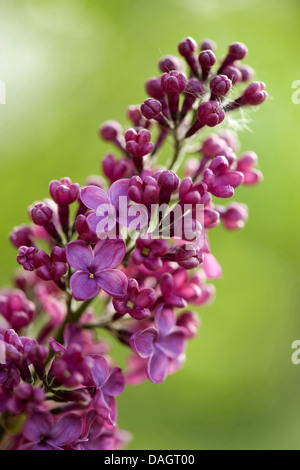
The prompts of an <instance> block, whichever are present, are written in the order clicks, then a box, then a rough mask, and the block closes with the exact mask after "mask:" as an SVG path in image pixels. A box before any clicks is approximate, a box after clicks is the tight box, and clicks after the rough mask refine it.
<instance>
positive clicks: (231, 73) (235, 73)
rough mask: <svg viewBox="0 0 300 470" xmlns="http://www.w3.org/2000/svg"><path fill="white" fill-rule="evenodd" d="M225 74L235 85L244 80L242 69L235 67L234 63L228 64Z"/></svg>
mask: <svg viewBox="0 0 300 470" xmlns="http://www.w3.org/2000/svg"><path fill="white" fill-rule="evenodd" d="M223 75H226V77H228V78H229V79H230V80H231V82H232V84H233V85H235V84H236V83H239V82H242V81H243V77H242V73H241V71H240V70H239V69H238V68H237V67H233V66H232V65H228V66H227V67H225V68H224V70H223Z"/></svg>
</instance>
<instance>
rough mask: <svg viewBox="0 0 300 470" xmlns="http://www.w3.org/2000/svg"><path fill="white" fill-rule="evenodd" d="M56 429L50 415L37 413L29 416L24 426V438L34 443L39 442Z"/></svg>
mask: <svg viewBox="0 0 300 470" xmlns="http://www.w3.org/2000/svg"><path fill="white" fill-rule="evenodd" d="M53 427H54V418H53V416H52V415H51V414H50V413H46V412H42V411H36V412H35V413H33V414H32V415H30V416H28V418H27V419H26V421H25V423H24V426H23V436H24V437H25V438H26V439H27V440H28V441H32V442H39V441H40V440H41V437H42V436H47V435H49V434H50V433H51V431H52V429H53Z"/></svg>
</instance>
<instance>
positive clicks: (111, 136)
mask: <svg viewBox="0 0 300 470" xmlns="http://www.w3.org/2000/svg"><path fill="white" fill-rule="evenodd" d="M122 132H123V128H122V126H121V124H119V123H118V122H117V121H106V122H105V123H104V124H102V126H101V127H100V135H101V137H102V139H103V140H106V141H107V142H114V141H115V140H116V139H117V137H118V136H119V134H122Z"/></svg>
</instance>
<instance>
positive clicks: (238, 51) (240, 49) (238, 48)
mask: <svg viewBox="0 0 300 470" xmlns="http://www.w3.org/2000/svg"><path fill="white" fill-rule="evenodd" d="M247 53H248V48H247V46H245V44H243V43H242V42H234V43H233V44H231V45H230V46H229V52H228V56H230V58H231V59H232V61H235V60H243V59H244V58H245V57H246V55H247Z"/></svg>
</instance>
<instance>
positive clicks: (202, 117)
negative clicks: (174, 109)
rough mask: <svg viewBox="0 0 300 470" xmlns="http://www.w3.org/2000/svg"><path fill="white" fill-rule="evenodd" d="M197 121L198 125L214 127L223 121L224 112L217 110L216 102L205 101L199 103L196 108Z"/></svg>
mask: <svg viewBox="0 0 300 470" xmlns="http://www.w3.org/2000/svg"><path fill="white" fill-rule="evenodd" d="M198 119H199V121H200V123H202V124H204V125H206V126H209V127H215V126H217V125H218V124H221V122H223V121H224V119H225V112H224V111H223V109H220V108H219V104H218V103H217V102H216V101H207V102H204V103H201V104H200V106H199V108H198Z"/></svg>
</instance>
